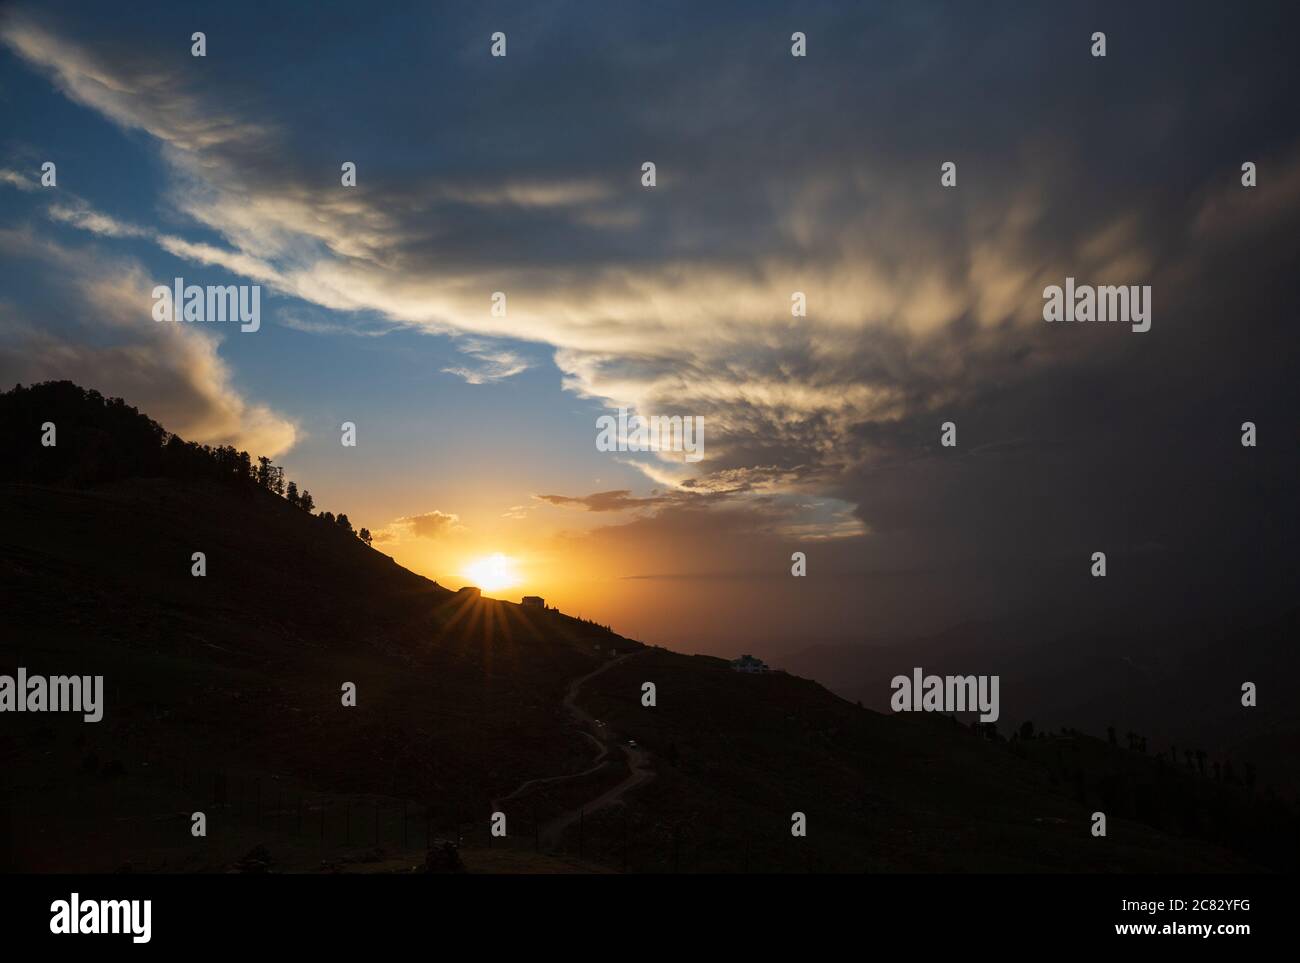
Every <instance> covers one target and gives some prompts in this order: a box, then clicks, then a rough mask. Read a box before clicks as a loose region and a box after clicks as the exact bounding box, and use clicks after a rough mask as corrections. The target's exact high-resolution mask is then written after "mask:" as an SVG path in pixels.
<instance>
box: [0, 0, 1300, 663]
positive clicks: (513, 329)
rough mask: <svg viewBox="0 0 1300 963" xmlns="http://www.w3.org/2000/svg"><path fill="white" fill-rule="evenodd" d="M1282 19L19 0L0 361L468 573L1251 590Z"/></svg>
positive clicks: (647, 613)
mask: <svg viewBox="0 0 1300 963" xmlns="http://www.w3.org/2000/svg"><path fill="white" fill-rule="evenodd" d="M1296 21H1297V17H1296V15H1295V14H1294V13H1292V12H1291V11H1290V10H1288V7H1287V5H1284V4H1252V5H1250V7H1248V8H1246V9H1244V10H1234V9H1231V8H1229V7H1227V6H1225V5H1222V4H1198V3H1180V4H1177V5H1174V4H1167V5H1157V4H1148V3H1139V4H1131V3H1123V4H1072V5H1068V6H1066V5H1057V4H1052V5H1045V4H1030V3H1021V4H1012V3H1005V4H1004V3H999V4H993V5H985V4H978V5H977V4H965V3H961V4H925V3H898V4H890V3H885V4H819V3H801V4H786V5H780V4H769V3H758V2H745V3H717V4H708V5H701V4H695V3H656V4H641V5H632V4H607V3H567V2H555V3H546V2H536V3H527V4H522V3H516V4H496V3H475V4H442V3H423V4H409V5H400V4H392V5H389V4H384V5H361V6H356V5H343V4H340V5H334V4H312V5H278V4H264V3H259V4H251V3H228V4H223V5H221V6H220V7H213V8H211V9H208V10H204V11H202V12H194V11H190V10H185V9H182V8H181V7H180V6H179V5H175V4H167V3H162V4H157V3H138V4H131V5H129V6H128V7H126V8H125V9H108V8H106V7H103V6H102V5H98V4H76V5H62V4H57V3H55V4H50V3H41V4H26V3H22V2H19V3H15V4H10V5H8V6H6V7H5V8H4V10H3V12H2V13H0V114H2V116H3V125H2V126H0V382H2V383H4V384H6V385H10V384H13V383H18V382H21V383H30V382H32V381H39V380H46V379H53V378H68V379H71V380H74V381H76V382H78V383H80V384H82V385H84V386H87V387H93V388H96V389H98V390H100V391H101V392H103V393H105V394H107V395H111V396H120V397H123V398H124V399H126V400H127V401H128V402H129V403H131V404H133V405H135V406H137V407H139V408H140V409H141V410H143V411H144V412H146V413H147V414H149V415H150V416H151V417H153V418H155V419H156V420H158V421H159V422H160V423H162V424H163V425H164V426H165V427H167V428H168V429H169V430H172V431H175V432H177V433H179V434H181V435H182V436H184V437H186V438H188V439H192V440H197V441H201V442H205V443H212V444H227V443H229V444H235V445H237V446H239V447H241V448H245V449H247V450H249V451H250V452H252V453H253V454H255V455H257V454H265V455H269V456H271V457H273V458H274V460H275V461H276V463H278V464H282V465H284V466H285V469H286V473H287V475H288V477H290V478H293V479H295V480H296V481H297V482H298V484H299V485H300V486H303V487H306V488H308V489H310V490H311V492H312V494H313V496H314V498H315V501H316V504H317V506H318V507H319V508H321V509H328V510H331V511H335V512H339V511H343V512H346V513H347V514H348V515H349V517H350V519H351V520H352V522H353V524H354V526H357V527H361V526H366V527H368V528H369V529H370V530H371V531H372V532H373V533H374V534H375V536H376V543H375V545H376V547H377V548H378V549H380V550H381V551H384V552H386V553H388V554H391V555H392V556H393V557H394V558H396V559H397V560H398V561H399V562H400V563H402V564H403V565H406V566H407V567H409V568H412V569H413V570H415V571H418V572H420V573H421V574H424V575H427V576H429V577H431V578H435V579H437V580H438V581H439V582H441V583H443V584H446V585H449V586H451V587H453V588H454V587H459V586H460V585H463V584H471V583H472V582H473V580H474V578H473V573H480V572H481V571H482V569H481V568H476V567H475V565H476V564H477V563H479V562H481V560H482V559H483V558H485V557H489V556H493V555H496V554H498V553H499V554H502V555H504V556H506V557H507V558H508V559H509V560H510V563H511V564H510V567H511V569H512V571H513V572H514V573H515V574H516V581H515V583H514V584H512V585H509V586H508V587H503V588H502V589H501V590H499V591H488V593H487V594H495V595H497V596H498V597H504V598H511V599H515V600H517V598H518V597H519V596H520V595H523V594H534V593H535V594H540V595H543V596H545V597H546V598H547V600H548V602H549V603H550V604H556V605H559V607H560V608H561V609H563V610H564V611H566V612H570V613H573V614H580V615H583V616H585V617H588V618H594V619H596V620H597V621H599V622H602V623H608V624H610V625H611V626H612V627H613V628H614V629H615V631H618V632H621V633H623V634H625V635H629V636H632V637H636V638H640V639H642V640H644V641H647V642H656V643H661V644H666V645H670V646H671V647H674V648H679V649H684V650H686V651H701V652H708V653H711V654H725V655H735V654H739V652H741V651H755V652H760V653H762V652H780V651H788V650H792V649H796V648H798V647H799V646H800V645H802V644H810V643H814V642H821V641H849V642H870V641H873V640H882V639H888V638H897V637H902V636H907V635H912V634H920V633H926V632H937V631H940V630H942V629H944V628H947V627H950V626H953V625H959V624H962V623H964V622H969V621H972V620H980V619H989V618H1001V617H1009V616H1015V615H1020V614H1023V613H1025V612H1029V611H1045V612H1046V611H1050V612H1052V613H1054V614H1053V615H1052V616H1051V618H1053V619H1057V620H1068V619H1069V618H1070V617H1071V616H1070V615H1069V614H1068V613H1069V612H1080V613H1092V614H1096V613H1109V615H1110V617H1113V618H1116V619H1123V620H1136V621H1139V622H1140V621H1142V620H1158V619H1160V618H1162V617H1165V616H1166V615H1167V614H1168V613H1170V612H1172V611H1197V610H1199V608H1203V607H1206V606H1218V607H1225V606H1226V607H1232V606H1240V607H1247V608H1260V607H1263V608H1267V607H1269V606H1274V607H1276V606H1279V605H1282V604H1285V601H1286V596H1287V595H1288V592H1289V589H1288V585H1293V584H1294V581H1293V580H1294V573H1295V568H1294V558H1295V555H1294V547H1295V524H1294V521H1295V518H1294V511H1295V510H1294V505H1293V504H1292V503H1293V502H1294V481H1295V477H1296V474H1295V469H1296V430H1295V413H1296V410H1297V405H1296V402H1297V400H1298V399H1297V389H1296V387H1295V380H1296V379H1295V376H1294V372H1295V371H1296V362H1297V360H1298V359H1297V357H1296V355H1297V350H1296V345H1297V343H1300V341H1298V340H1297V339H1296V337H1295V336H1294V334H1293V332H1292V328H1293V326H1294V324H1295V323H1296V309H1295V278H1296V277H1297V276H1298V275H1297V271H1296V268H1297V264H1296V260H1297V258H1296V256H1295V250H1296V244H1295V238H1296V236H1297V228H1298V227H1300V131H1298V130H1297V126H1298V125H1297V122H1296V117H1297V112H1296V109H1295V103H1296V99H1295V95H1296V89H1297V88H1296V83H1295V81H1296V73H1297V68H1296V67H1295V66H1294V63H1295V57H1294V51H1293V49H1292V43H1293V38H1294V36H1295V28H1296V26H1297V23H1296ZM195 31H202V32H203V33H204V35H205V41H206V55H205V56H202V57H196V56H193V55H192V39H191V38H192V35H193V33H194V32H195ZM498 31H499V32H502V33H504V34H505V38H506V55H505V56H504V57H494V56H492V53H491V48H492V43H493V41H492V35H493V34H494V33H496V32H498ZM796 31H798V32H801V33H803V34H804V35H805V37H806V51H807V53H806V56H803V57H795V56H792V55H791V44H792V40H791V38H792V34H793V33H794V32H796ZM1097 31H1102V32H1104V33H1105V34H1106V42H1107V52H1106V56H1105V57H1095V56H1093V55H1092V52H1091V49H1092V47H1093V44H1094V41H1093V34H1094V33H1095V32H1097ZM47 161H50V162H54V163H55V164H56V173H57V183H56V184H55V185H54V186H52V187H46V186H42V184H41V172H42V164H44V163H45V162H47ZM348 162H351V163H353V164H355V165H356V184H355V186H344V184H343V183H342V181H341V176H342V175H341V173H340V172H341V167H342V165H343V164H345V163H348ZM646 162H652V163H653V164H654V165H655V173H656V181H655V184H654V186H652V187H651V186H646V185H645V184H644V183H643V166H642V165H643V164H645V163H646ZM947 162H951V163H953V164H955V165H956V168H955V170H956V184H955V186H952V187H947V186H944V185H943V184H942V183H941V176H940V175H941V165H943V164H945V163H947ZM1246 162H1250V163H1253V164H1255V165H1256V169H1257V177H1258V181H1257V185H1256V186H1254V187H1245V186H1243V184H1242V164H1243V163H1246ZM176 277H183V278H185V280H186V282H187V283H192V284H199V285H226V284H249V285H251V284H257V285H259V286H260V287H261V296H262V300H261V308H262V316H261V324H260V327H259V328H258V330H257V331H252V332H241V331H240V330H239V329H238V327H235V326H231V325H221V324H208V323H198V324H186V323H182V322H161V323H160V322H157V321H155V320H154V319H153V317H152V316H151V311H152V309H153V306H154V302H153V299H152V297H151V291H152V289H153V288H154V286H155V285H159V284H164V285H170V284H171V283H172V279H173V278H176ZM1067 277H1072V278H1076V279H1078V281H1079V283H1080V284H1084V283H1090V284H1095V285H1102V284H1105V285H1149V286H1150V289H1151V292H1152V294H1151V305H1152V324H1151V328H1150V330H1149V331H1146V332H1135V331H1132V330H1131V329H1130V327H1129V326H1128V325H1125V324H1099V323H1094V324H1069V323H1051V324H1049V323H1046V322H1045V321H1044V319H1043V313H1042V312H1043V302H1044V294H1043V292H1044V289H1045V287H1047V286H1049V285H1053V284H1055V285H1062V284H1064V283H1065V279H1066V278H1067ZM496 292H502V293H504V294H505V295H506V310H505V312H504V316H499V315H498V314H494V312H493V295H494V293H496ZM794 292H802V293H803V294H804V295H805V297H806V302H807V313H806V316H802V317H797V316H794V315H793V314H792V311H791V304H792V300H791V299H792V294H793V293H794ZM619 409H627V410H629V411H633V412H639V413H642V414H646V415H650V414H660V415H681V416H692V417H700V418H702V419H703V424H704V451H703V457H702V458H701V459H700V460H699V461H688V460H687V459H686V458H684V456H683V454H682V453H681V452H657V453H656V452H649V453H638V452H608V451H601V450H599V448H598V446H597V444H596V441H597V437H598V428H597V424H598V422H597V419H599V418H600V417H601V416H602V415H607V414H611V413H615V414H616V413H617V411H618V410H619ZM1245 421H1252V422H1254V423H1256V425H1257V426H1258V436H1259V444H1258V446H1257V447H1255V448H1244V447H1243V446H1242V445H1241V443H1240V437H1241V425H1242V423H1243V422H1245ZM344 422H352V423H354V424H355V425H356V426H357V444H356V446H355V447H344V446H343V445H342V444H341V443H340V437H341V429H340V426H341V425H342V424H343V423H344ZM945 422H952V423H953V424H954V425H955V426H956V437H957V444H956V446H955V447H945V446H943V445H941V444H940V438H941V426H942V425H943V424H944V423H945ZM1095 551H1105V552H1106V553H1107V558H1108V563H1109V565H1110V572H1109V573H1108V576H1107V581H1106V583H1105V586H1104V588H1101V587H1099V585H1098V583H1097V582H1096V581H1094V580H1092V579H1091V578H1090V574H1089V568H1090V564H1091V561H1090V560H1091V555H1092V553H1093V552H1095ZM795 552H803V553H804V555H805V557H806V559H807V575H806V576H803V577H795V576H793V575H792V574H791V567H792V554H793V553H795Z"/></svg>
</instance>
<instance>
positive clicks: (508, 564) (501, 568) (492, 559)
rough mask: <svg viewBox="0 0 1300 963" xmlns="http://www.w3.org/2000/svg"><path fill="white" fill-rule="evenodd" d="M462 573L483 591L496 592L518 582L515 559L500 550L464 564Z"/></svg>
mask: <svg viewBox="0 0 1300 963" xmlns="http://www.w3.org/2000/svg"><path fill="white" fill-rule="evenodd" d="M464 574H465V576H466V577H467V578H469V579H471V580H472V581H473V584H475V585H477V586H478V587H479V588H481V589H483V590H484V591H485V592H496V591H499V590H500V589H504V588H510V586H512V585H518V584H519V574H518V573H517V572H516V571H515V560H514V559H513V558H510V557H509V556H508V555H502V554H501V553H500V552H497V553H496V554H495V555H487V556H485V557H483V558H479V559H475V560H474V561H472V562H470V563H469V564H468V565H466V566H465V573H464Z"/></svg>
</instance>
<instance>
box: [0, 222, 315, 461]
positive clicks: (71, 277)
mask: <svg viewBox="0 0 1300 963" xmlns="http://www.w3.org/2000/svg"><path fill="white" fill-rule="evenodd" d="M0 251H3V252H4V253H5V255H6V257H9V258H12V259H14V262H15V263H17V259H19V258H23V259H26V260H28V261H29V262H30V263H31V265H32V266H33V267H34V269H35V270H36V271H37V272H41V273H44V274H45V275H46V276H47V277H48V278H49V280H50V282H51V283H50V289H51V290H54V291H56V292H59V293H58V295H57V299H56V301H55V303H54V304H52V305H51V306H50V307H49V309H48V312H47V313H42V314H41V315H39V316H34V317H25V316H24V315H23V314H22V313H20V312H19V309H17V308H16V307H14V306H13V305H0V380H3V381H5V382H7V383H14V382H35V381H44V380H51V379H60V378H67V379H71V380H73V381H76V382H78V383H80V384H82V385H85V386H87V387H93V388H95V389H97V390H99V391H100V392H101V393H103V394H105V395H108V396H118V397H122V398H124V399H125V400H126V401H127V402H129V403H130V404H132V405H134V406H136V407H138V408H140V409H141V410H142V411H146V412H148V413H149V415H150V416H151V417H153V418H155V419H156V420H157V421H159V422H160V423H161V424H162V425H163V426H164V427H166V428H167V429H168V430H169V431H173V432H176V433H177V434H179V435H181V436H182V437H184V438H186V439H187V440H192V441H198V442H201V443H204V444H212V445H225V444H230V445H235V446H236V447H238V448H242V449H245V450H247V451H249V452H251V453H254V454H261V455H266V456H268V457H275V456H277V455H280V454H283V453H284V452H285V451H287V450H289V449H290V448H291V447H292V446H293V444H294V441H295V439H296V437H297V434H298V429H297V426H296V425H295V424H294V422H293V421H291V420H290V419H287V418H285V417H284V416H282V415H279V414H277V413H276V412H274V411H273V410H272V409H271V408H270V407H268V406H266V405H263V404H258V403H256V402H253V401H250V400H248V399H247V398H245V397H244V396H243V395H242V394H241V392H239V391H238V390H237V389H236V388H235V387H234V385H233V379H232V376H231V373H230V370H229V368H228V367H227V365H226V364H225V362H223V361H222V359H221V358H220V356H219V355H218V353H217V342H216V341H215V340H213V339H212V338H210V337H209V336H207V335H206V334H205V333H203V332H202V331H201V330H199V329H196V328H193V327H188V326H183V325H177V324H157V323H155V322H153V321H152V320H151V319H150V308H151V305H152V299H151V297H150V291H151V290H152V287H153V283H152V281H150V280H149V279H148V278H147V277H146V276H145V274H144V272H143V270H142V269H141V268H140V266H139V265H138V264H136V263H135V262H134V261H131V260H129V259H123V258H101V257H100V256H99V255H98V254H97V253H96V252H95V251H94V250H92V249H85V248H67V247H64V246H62V245H59V244H56V243H54V242H52V241H41V240H37V239H36V238H35V237H33V236H32V235H31V234H30V233H27V232H24V231H15V230H5V229H0Z"/></svg>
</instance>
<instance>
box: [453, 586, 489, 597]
mask: <svg viewBox="0 0 1300 963" xmlns="http://www.w3.org/2000/svg"><path fill="white" fill-rule="evenodd" d="M456 594H457V595H467V596H469V597H470V598H472V599H476V598H479V597H481V596H482V595H483V591H482V590H481V589H480V588H479V587H478V586H476V585H466V586H464V587H462V588H461V590H460V591H459V592H457V593H456Z"/></svg>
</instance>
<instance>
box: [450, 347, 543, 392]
mask: <svg viewBox="0 0 1300 963" xmlns="http://www.w3.org/2000/svg"><path fill="white" fill-rule="evenodd" d="M457 347H458V348H459V349H460V352H461V353H462V354H464V355H466V356H467V357H469V358H472V359H474V362H475V364H473V365H454V366H451V367H447V368H443V369H442V370H443V371H444V372H445V373H447V374H454V375H456V376H457V377H459V378H463V379H464V380H465V381H466V382H468V383H469V384H472V385H484V384H492V383H493V382H497V381H502V380H504V379H506V378H512V377H514V376H515V375H517V374H519V373H520V372H523V371H527V370H528V367H529V365H528V362H527V361H526V360H525V359H524V358H522V357H521V356H520V355H519V354H517V353H516V352H514V351H510V350H508V349H505V348H500V347H494V346H493V345H491V344H489V343H487V342H486V341H481V340H478V339H470V340H466V341H462V342H460V344H458V345H457Z"/></svg>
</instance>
